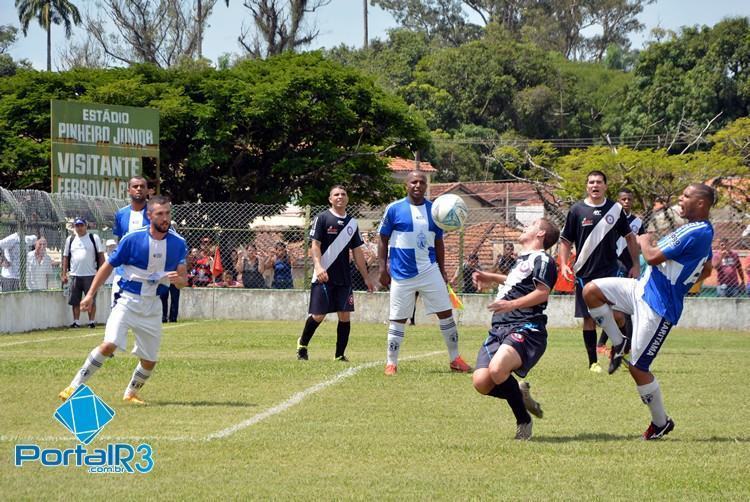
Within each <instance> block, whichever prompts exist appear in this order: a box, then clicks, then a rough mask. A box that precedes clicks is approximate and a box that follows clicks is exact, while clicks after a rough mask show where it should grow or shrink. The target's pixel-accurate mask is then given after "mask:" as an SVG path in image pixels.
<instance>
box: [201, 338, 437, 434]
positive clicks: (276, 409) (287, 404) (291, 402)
mask: <svg viewBox="0 0 750 502" xmlns="http://www.w3.org/2000/svg"><path fill="white" fill-rule="evenodd" d="M440 353H441V351H435V352H428V353H426V354H419V355H416V356H411V357H405V358H403V359H402V360H403V361H406V360H410V359H421V358H424V357H430V356H434V355H436V354H440ZM382 364H383V361H382V360H381V361H372V362H369V363H365V364H360V365H359V366H353V367H351V368H349V369H346V370H344V371H342V372H341V373H338V374H336V375H334V376H333V377H332V378H329V379H328V380H325V381H323V382H320V383H317V384H315V385H313V386H312V387H308V388H306V389H305V390H302V391H300V392H297V393H296V394H294V395H292V397H290V398H289V399H287V400H286V401H283V402H281V403H279V404H277V405H276V406H272V407H271V408H268V409H267V410H265V411H262V412H260V413H258V414H257V415H253V416H252V417H250V418H248V419H247V420H243V421H242V422H240V423H238V424H235V425H232V426H231V427H227V428H226V429H222V430H220V431H218V432H214V433H213V434H209V435H208V436H206V440H208V441H212V440H214V439H224V438H226V437H229V436H231V435H232V434H234V433H235V432H239V431H241V430H242V429H246V428H248V427H251V426H253V425H255V424H257V423H259V422H262V421H263V420H265V419H267V418H270V417H272V416H274V415H278V414H279V413H283V412H285V411H286V410H288V409H289V408H291V407H292V406H296V405H298V404H299V403H301V402H302V401H303V400H304V399H305V398H306V397H308V396H311V395H313V394H315V393H317V392H320V391H321V390H323V389H325V388H327V387H330V386H331V385H336V384H337V383H339V382H341V381H342V380H344V379H346V378H349V377H351V376H354V375H356V374H357V373H359V372H360V371H361V370H363V369H367V368H372V367H373V366H379V365H382Z"/></svg>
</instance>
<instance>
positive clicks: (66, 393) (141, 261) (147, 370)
mask: <svg viewBox="0 0 750 502" xmlns="http://www.w3.org/2000/svg"><path fill="white" fill-rule="evenodd" d="M147 211H148V217H149V219H150V220H151V223H150V225H149V226H148V227H143V228H140V229H138V230H135V231H132V232H130V233H128V234H126V235H125V236H124V237H123V238H122V240H121V241H120V244H119V245H118V247H117V249H116V250H115V252H114V253H113V254H112V255H111V256H110V257H109V258H108V259H107V261H106V262H105V263H104V265H102V266H101V267H100V268H99V271H98V272H97V273H96V277H94V281H93V283H92V284H91V288H90V289H89V291H88V293H87V294H86V296H85V298H84V299H83V300H82V301H81V310H86V311H88V310H89V309H90V308H91V306H92V305H93V304H94V301H95V299H96V291H97V290H98V289H99V287H100V286H101V285H102V284H104V281H105V280H106V279H107V277H109V274H110V273H111V272H112V269H113V268H114V267H119V266H122V268H123V271H124V273H123V277H122V279H120V284H119V285H120V290H121V292H120V298H119V299H118V300H117V303H116V304H115V306H114V307H113V308H112V312H111V314H110V315H109V319H107V327H106V329H105V331H104V342H102V344H101V345H99V346H98V347H95V348H94V350H92V351H91V353H90V354H89V355H88V357H87V358H86V361H85V362H84V363H83V366H82V367H81V369H80V371H79V372H78V373H77V374H76V376H75V378H73V381H71V382H70V385H69V386H68V387H67V388H66V389H65V390H63V391H62V392H60V398H61V399H62V400H66V399H68V398H69V397H70V395H71V394H73V392H74V391H75V389H76V388H77V387H78V386H79V385H81V384H82V383H85V382H86V381H87V380H88V379H89V378H90V377H91V375H93V374H94V372H95V371H96V370H98V369H99V368H101V366H102V364H104V361H106V360H107V358H108V357H112V356H113V355H114V352H115V349H118V348H119V349H120V350H125V348H126V343H127V333H128V328H130V329H132V330H133V333H134V334H135V347H134V348H133V353H134V354H135V355H137V356H138V357H139V359H140V361H139V363H138V366H137V367H136V368H135V371H134V372H133V377H132V379H131V380H130V383H129V384H128V386H127V388H126V389H125V395H124V396H123V400H124V401H130V402H133V403H138V404H144V403H143V401H142V400H141V399H140V398H139V397H138V394H137V392H138V390H139V389H140V388H141V387H143V384H144V383H146V380H147V379H148V377H149V376H150V375H151V372H152V371H153V369H154V366H156V361H157V360H158V357H159V346H160V345H161V300H160V298H159V293H160V292H162V291H163V290H164V289H166V288H168V287H169V285H170V284H174V285H175V286H177V287H178V288H181V287H183V286H185V285H186V284H187V270H186V266H185V256H186V254H187V246H186V245H185V240H184V239H183V238H182V237H180V236H179V235H178V234H177V233H176V232H175V231H174V230H170V229H169V226H170V223H171V221H172V217H171V216H172V208H171V204H170V202H169V199H168V198H166V197H162V196H155V197H152V198H151V199H150V200H149V201H148V206H147Z"/></svg>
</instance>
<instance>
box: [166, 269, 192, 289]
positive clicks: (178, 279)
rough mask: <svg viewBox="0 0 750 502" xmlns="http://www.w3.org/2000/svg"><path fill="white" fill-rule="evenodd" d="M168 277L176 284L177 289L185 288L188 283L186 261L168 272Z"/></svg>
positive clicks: (170, 281)
mask: <svg viewBox="0 0 750 502" xmlns="http://www.w3.org/2000/svg"><path fill="white" fill-rule="evenodd" d="M166 277H167V278H168V279H169V283H170V284H174V286H175V287H176V288H177V289H182V288H184V287H185V286H187V283H188V278H187V265H185V264H184V263H183V264H181V265H177V270H175V271H172V272H167V275H166Z"/></svg>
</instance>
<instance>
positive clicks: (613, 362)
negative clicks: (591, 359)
mask: <svg viewBox="0 0 750 502" xmlns="http://www.w3.org/2000/svg"><path fill="white" fill-rule="evenodd" d="M627 342H628V339H627V338H623V340H622V342H621V343H620V344H619V345H613V346H612V350H610V351H609V368H608V369H607V371H608V372H609V374H610V375H611V374H612V373H614V372H615V371H617V369H618V368H619V367H620V365H621V364H622V356H624V355H625V348H626V346H627V345H628V343H627Z"/></svg>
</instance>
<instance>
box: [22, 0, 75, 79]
mask: <svg viewBox="0 0 750 502" xmlns="http://www.w3.org/2000/svg"><path fill="white" fill-rule="evenodd" d="M16 9H18V20H19V21H20V22H21V29H22V30H23V35H24V36H26V32H27V31H28V29H29V23H30V22H31V20H32V19H34V18H36V19H37V21H39V26H41V27H42V28H44V29H45V30H47V71H52V30H51V27H52V24H53V23H54V24H58V25H59V24H64V25H65V38H70V35H71V28H72V24H71V21H72V23H73V24H79V23H80V22H81V13H80V12H78V8H77V7H76V6H75V5H73V3H72V2H70V1H69V0H16Z"/></svg>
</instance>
